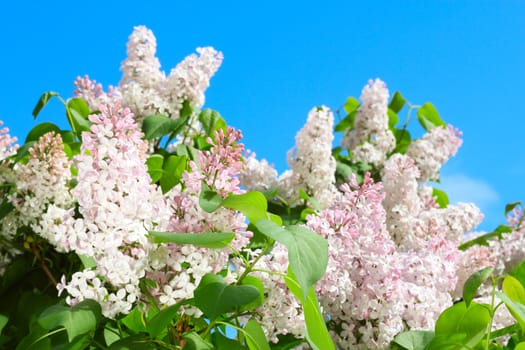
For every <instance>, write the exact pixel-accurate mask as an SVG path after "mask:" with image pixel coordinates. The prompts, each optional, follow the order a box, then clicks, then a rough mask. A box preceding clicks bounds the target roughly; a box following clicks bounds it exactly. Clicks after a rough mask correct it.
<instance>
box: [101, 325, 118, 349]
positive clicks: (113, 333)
mask: <svg viewBox="0 0 525 350" xmlns="http://www.w3.org/2000/svg"><path fill="white" fill-rule="evenodd" d="M119 333H120V331H119V329H118V328H116V327H115V326H113V325H112V324H110V323H106V325H105V326H104V341H105V342H106V345H107V346H110V345H111V344H113V343H115V342H117V341H119V340H120V335H119Z"/></svg>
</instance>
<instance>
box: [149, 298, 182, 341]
mask: <svg viewBox="0 0 525 350" xmlns="http://www.w3.org/2000/svg"><path fill="white" fill-rule="evenodd" d="M182 304H183V303H182V302H178V303H176V304H174V305H171V306H170V307H168V308H166V309H164V310H161V311H159V312H158V313H157V314H156V315H155V316H153V318H152V319H151V320H149V321H148V322H147V324H146V329H147V332H148V333H149V334H150V335H151V336H152V337H153V338H157V337H158V336H159V335H160V334H161V333H162V332H164V331H167V329H168V326H169V325H170V324H171V322H172V320H173V319H174V318H175V316H177V312H178V311H179V309H180V307H181V306H182Z"/></svg>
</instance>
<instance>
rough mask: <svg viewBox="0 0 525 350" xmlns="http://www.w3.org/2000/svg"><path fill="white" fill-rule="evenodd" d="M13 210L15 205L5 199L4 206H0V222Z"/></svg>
mask: <svg viewBox="0 0 525 350" xmlns="http://www.w3.org/2000/svg"><path fill="white" fill-rule="evenodd" d="M13 209H15V207H14V206H13V204H11V202H10V201H9V199H7V198H5V199H4V201H3V202H2V204H0V220H2V219H3V218H5V217H6V216H7V215H8V214H9V213H10V212H12V211H13Z"/></svg>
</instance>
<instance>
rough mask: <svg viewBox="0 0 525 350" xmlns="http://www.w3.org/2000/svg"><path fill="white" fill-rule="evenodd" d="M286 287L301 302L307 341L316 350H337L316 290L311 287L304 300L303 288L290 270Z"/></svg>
mask: <svg viewBox="0 0 525 350" xmlns="http://www.w3.org/2000/svg"><path fill="white" fill-rule="evenodd" d="M284 280H285V283H286V286H288V289H289V290H290V291H291V292H292V294H293V295H294V296H295V297H296V298H297V299H298V300H299V302H300V303H301V305H302V306H303V310H304V316H305V317H304V319H305V323H306V339H307V340H308V342H309V344H310V346H311V347H312V348H313V349H314V350H335V345H334V343H333V341H332V338H331V337H330V333H328V329H327V328H326V323H325V320H324V317H323V314H322V313H321V309H320V308H319V302H318V301H317V297H316V295H315V291H314V288H313V287H311V288H310V290H309V291H308V295H307V297H306V298H304V295H303V292H302V290H301V286H300V284H299V282H298V281H297V277H296V276H295V275H294V273H293V271H292V270H291V269H290V268H288V275H287V276H285V278H284Z"/></svg>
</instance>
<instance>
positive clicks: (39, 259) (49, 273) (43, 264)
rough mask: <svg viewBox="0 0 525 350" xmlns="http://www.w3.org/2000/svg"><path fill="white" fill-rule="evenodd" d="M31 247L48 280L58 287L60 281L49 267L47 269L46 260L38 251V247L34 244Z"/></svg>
mask: <svg viewBox="0 0 525 350" xmlns="http://www.w3.org/2000/svg"><path fill="white" fill-rule="evenodd" d="M29 246H30V247H31V251H32V252H33V254H35V256H36V258H37V259H38V261H40V266H41V267H42V270H44V273H45V274H46V276H47V278H48V279H49V280H50V281H51V283H53V285H55V286H56V285H57V284H58V281H57V280H56V278H55V276H53V274H52V273H51V271H50V270H49V267H47V265H46V262H45V261H44V259H42V256H41V255H40V252H39V251H38V249H37V247H36V246H35V245H34V244H30V245H29Z"/></svg>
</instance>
